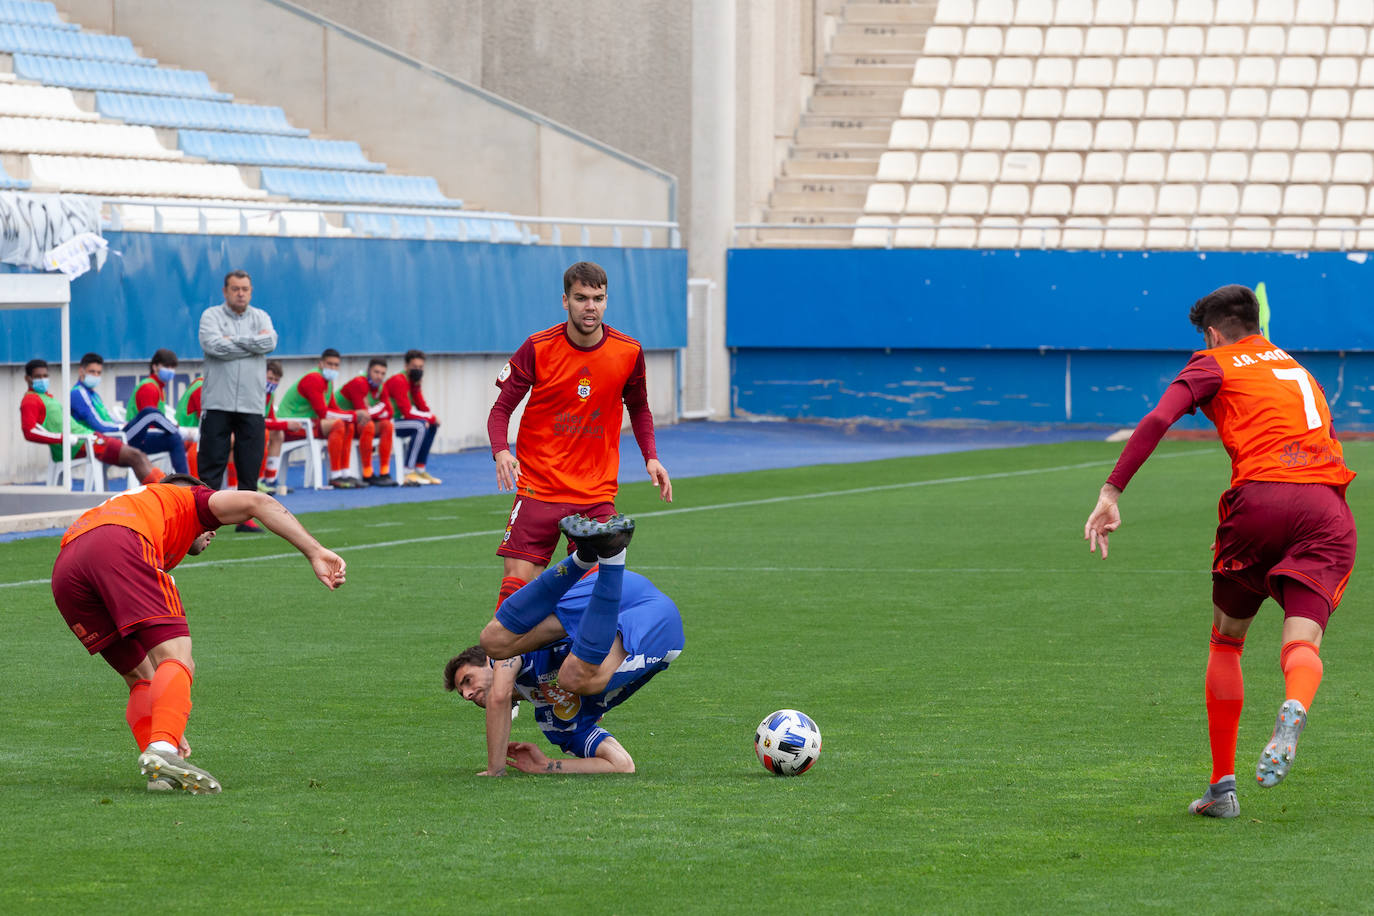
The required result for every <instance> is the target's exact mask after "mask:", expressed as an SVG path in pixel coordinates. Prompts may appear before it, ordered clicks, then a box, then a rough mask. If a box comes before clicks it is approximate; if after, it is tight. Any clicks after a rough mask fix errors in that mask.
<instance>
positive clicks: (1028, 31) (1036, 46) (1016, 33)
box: [1002, 0, 1045, 57]
mask: <svg viewBox="0 0 1374 916" xmlns="http://www.w3.org/2000/svg"><path fill="white" fill-rule="evenodd" d="M1024 5H1025V0H1022V2H1020V3H1018V4H1017V5H1016V7H1017V10H1018V11H1019V10H1020V8H1021V7H1022V6H1024ZM1044 41H1045V39H1044V36H1043V35H1041V33H1040V30H1039V29H1032V28H1028V27H1022V26H1012V27H1011V28H1009V29H1007V31H1006V35H1005V37H1004V41H1003V43H1002V53H1003V54H1005V55H1007V56H1008V57H1038V56H1039V55H1040V49H1041V48H1042V47H1044Z"/></svg>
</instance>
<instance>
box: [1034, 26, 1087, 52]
mask: <svg viewBox="0 0 1374 916" xmlns="http://www.w3.org/2000/svg"><path fill="white" fill-rule="evenodd" d="M1040 53H1041V54H1043V55H1045V56H1046V57H1078V56H1079V55H1081V54H1082V53H1083V30H1082V29H1078V28H1066V27H1064V26H1055V27H1054V28H1052V29H1046V30H1045V46H1044V47H1043V48H1042V49H1041V51H1040Z"/></svg>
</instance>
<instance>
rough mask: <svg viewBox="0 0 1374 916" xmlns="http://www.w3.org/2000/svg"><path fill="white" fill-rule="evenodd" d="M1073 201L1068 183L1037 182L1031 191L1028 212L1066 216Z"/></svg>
mask: <svg viewBox="0 0 1374 916" xmlns="http://www.w3.org/2000/svg"><path fill="white" fill-rule="evenodd" d="M1072 203H1073V193H1072V192H1071V191H1070V189H1069V186H1068V185H1063V184H1039V185H1036V187H1035V189H1034V190H1033V191H1032V192H1031V207H1030V212H1031V213H1033V214H1034V215H1036V216H1067V215H1068V213H1069V209H1070V207H1071V205H1072Z"/></svg>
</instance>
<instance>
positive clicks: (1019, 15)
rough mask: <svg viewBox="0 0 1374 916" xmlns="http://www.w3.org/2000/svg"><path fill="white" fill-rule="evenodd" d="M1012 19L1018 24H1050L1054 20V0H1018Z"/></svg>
mask: <svg viewBox="0 0 1374 916" xmlns="http://www.w3.org/2000/svg"><path fill="white" fill-rule="evenodd" d="M1011 21H1012V22H1014V23H1016V24H1017V25H1049V24H1050V23H1051V22H1053V21H1054V3H1053V0H1017V3H1016V4H1015V7H1014V9H1013V10H1012V19H1011Z"/></svg>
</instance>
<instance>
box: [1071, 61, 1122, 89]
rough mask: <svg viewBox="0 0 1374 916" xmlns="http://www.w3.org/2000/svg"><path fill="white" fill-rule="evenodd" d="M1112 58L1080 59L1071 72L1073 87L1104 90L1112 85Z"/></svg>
mask: <svg viewBox="0 0 1374 916" xmlns="http://www.w3.org/2000/svg"><path fill="white" fill-rule="evenodd" d="M1112 63H1113V62H1112V58H1110V57H1081V58H1079V59H1078V63H1077V64H1076V65H1075V66H1074V70H1073V85H1075V86H1087V87H1092V88H1100V89H1106V88H1108V87H1109V86H1111V84H1112Z"/></svg>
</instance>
